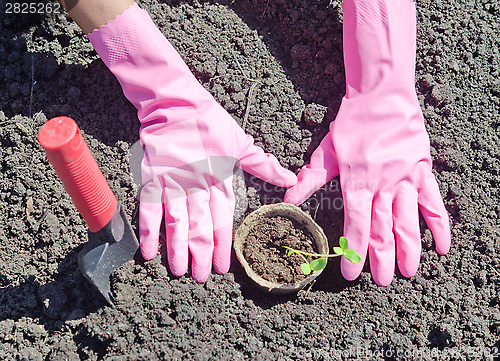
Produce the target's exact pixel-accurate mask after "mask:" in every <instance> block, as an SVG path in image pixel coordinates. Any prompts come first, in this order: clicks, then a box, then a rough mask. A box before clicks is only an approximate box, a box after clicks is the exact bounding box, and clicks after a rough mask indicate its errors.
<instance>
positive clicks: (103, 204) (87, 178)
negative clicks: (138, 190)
mask: <svg viewBox="0 0 500 361" xmlns="http://www.w3.org/2000/svg"><path fill="white" fill-rule="evenodd" d="M38 142H39V143H40V144H41V146H42V147H43V148H44V149H45V154H46V156H47V159H48V160H49V162H50V164H52V166H53V167H54V169H55V171H56V174H57V176H58V177H59V179H60V180H61V181H62V182H63V184H64V188H65V189H66V191H67V192H68V193H69V195H70V196H71V199H72V200H73V203H74V204H75V206H76V208H77V209H78V211H80V214H81V215H82V217H83V219H84V220H85V222H86V223H87V226H88V227H89V230H90V231H91V232H97V231H99V230H100V229H102V228H103V227H104V226H105V225H106V224H107V223H108V222H109V221H110V220H111V218H112V217H113V214H114V213H115V211H116V209H117V206H118V203H117V200H116V197H115V195H114V194H113V192H112V191H111V188H110V187H109V185H108V183H107V182H106V179H105V178H104V175H103V174H102V172H101V170H100V169H99V166H98V165H97V163H96V161H95V159H94V157H93V156H92V153H90V149H89V147H88V146H87V143H85V140H84V139H83V137H82V134H81V133H80V129H78V126H77V124H76V123H75V121H74V120H73V119H71V118H69V117H64V116H61V117H56V118H52V119H50V120H49V121H48V122H46V123H45V124H44V125H43V126H42V127H41V129H40V131H39V132H38Z"/></svg>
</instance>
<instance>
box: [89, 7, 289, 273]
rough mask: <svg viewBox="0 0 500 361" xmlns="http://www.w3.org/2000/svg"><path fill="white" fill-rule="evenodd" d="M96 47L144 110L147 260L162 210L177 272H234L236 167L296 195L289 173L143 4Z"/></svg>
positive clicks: (109, 28)
mask: <svg viewBox="0 0 500 361" xmlns="http://www.w3.org/2000/svg"><path fill="white" fill-rule="evenodd" d="M89 39H90V40H91V42H92V45H93V46H94V48H95V49H96V51H97V52H98V53H99V55H100V56H101V58H102V59H103V61H104V62H105V63H106V65H107V66H108V68H109V69H110V70H111V71H112V72H113V73H114V74H115V75H116V77H117V78H118V80H119V82H120V84H121V85H122V88H123V92H124V93H125V96H126V97H127V98H128V99H129V100H130V101H131V102H132V103H133V104H134V105H135V107H136V108H137V109H138V116H139V120H140V121H141V123H142V126H141V130H140V138H141V142H142V144H143V146H144V147H145V154H144V159H143V162H142V178H143V184H144V188H143V189H142V192H141V198H140V214H139V227H140V243H141V251H142V254H143V256H144V258H145V259H147V260H149V259H152V258H154V257H155V256H156V254H157V252H158V237H159V231H160V224H161V220H162V215H163V212H165V223H166V228H167V230H166V231H167V232H166V233H167V255H168V261H169V265H170V269H171V271H172V273H174V274H175V275H177V276H180V275H183V274H184V273H186V271H187V269H188V254H189V253H191V255H192V275H193V278H194V279H195V280H196V281H198V282H204V281H205V280H206V279H207V278H208V276H209V274H210V271H211V266H212V261H213V265H214V268H215V271H216V272H218V273H225V272H227V271H228V270H229V263H230V258H231V257H230V256H231V241H232V221H233V212H234V203H235V200H234V194H233V188H232V177H233V169H234V166H235V164H236V165H238V166H239V167H241V168H242V169H243V170H245V171H247V172H248V173H251V174H253V175H255V176H257V177H259V178H261V179H263V180H265V181H267V182H270V183H273V184H276V185H279V186H284V187H290V186H292V185H294V184H295V183H296V182H297V177H296V176H295V174H293V173H292V172H290V171H288V170H286V169H284V168H282V167H281V165H280V164H279V162H278V160H277V159H276V158H275V157H274V156H272V155H270V154H265V153H264V152H263V151H262V149H261V148H259V147H257V146H255V145H254V144H253V139H252V137H251V136H249V135H246V134H245V132H244V131H243V130H242V129H241V128H240V127H239V125H238V124H237V123H236V122H235V121H234V119H233V118H232V117H231V116H230V115H229V114H228V113H227V112H226V111H225V110H224V109H223V108H222V107H221V106H220V105H219V104H217V102H216V101H215V100H214V99H213V97H212V96H211V95H210V94H209V93H208V92H207V91H206V90H205V89H204V88H203V87H202V86H201V85H200V83H199V82H198V81H197V80H196V79H195V78H194V76H193V75H192V74H191V72H190V71H189V69H188V67H187V66H186V64H185V63H184V62H183V61H182V59H181V58H180V56H179V55H178V54H177V52H176V51H175V49H174V48H173V47H172V46H171V45H170V43H169V42H168V41H167V39H165V37H164V36H163V34H162V33H161V32H160V31H159V30H158V28H157V27H156V26H155V25H154V23H153V22H152V20H151V18H150V17H149V15H148V14H147V12H146V11H144V10H142V9H140V8H139V7H138V6H137V4H134V5H132V6H131V7H130V8H129V9H127V10H125V12H124V13H123V14H121V15H119V16H118V17H116V18H115V19H114V20H112V21H110V22H109V23H108V24H106V25H105V26H102V27H101V28H99V29H98V30H96V31H94V32H93V33H91V34H89Z"/></svg>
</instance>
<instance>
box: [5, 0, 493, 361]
mask: <svg viewBox="0 0 500 361" xmlns="http://www.w3.org/2000/svg"><path fill="white" fill-rule="evenodd" d="M340 4H341V0H326V1H323V0H239V1H233V0H219V1H207V0H197V1H194V0H165V1H163V0H161V1H160V0H145V1H140V5H141V6H143V7H144V8H145V9H147V10H148V11H149V13H150V14H151V15H152V17H153V20H154V21H155V22H156V23H157V24H158V26H159V27H160V29H161V30H162V31H163V33H164V34H165V35H166V37H167V38H168V39H169V40H170V41H171V42H172V44H173V45H174V46H175V47H176V48H177V49H178V51H179V53H180V54H181V56H182V57H183V59H185V61H186V63H187V64H188V65H189V67H190V68H191V69H192V71H193V73H194V74H195V76H196V77H197V79H198V80H199V81H200V82H201V83H202V84H203V85H204V86H205V87H206V89H208V90H209V91H210V92H211V93H212V94H213V95H214V97H215V98H216V99H217V101H219V102H220V103H221V104H222V105H223V106H224V107H225V108H226V109H227V110H228V111H229V112H230V113H231V114H232V115H233V116H234V117H235V119H236V120H237V121H238V122H239V123H240V124H242V125H243V123H245V124H244V125H245V130H246V131H247V132H248V133H249V134H251V135H253V136H254V137H255V140H256V143H257V144H259V145H261V146H262V147H263V148H264V149H265V150H266V151H267V152H271V153H273V154H274V155H275V156H276V157H277V158H278V159H279V161H280V162H281V163H282V164H283V166H285V167H288V168H289V169H292V170H294V171H297V170H298V169H299V168H300V167H301V166H302V165H303V164H305V163H307V162H308V160H309V157H310V155H311V153H312V151H313V150H314V149H315V148H316V147H317V146H318V144H319V142H320V141H321V139H322V138H323V136H324V135H325V134H326V132H327V131H328V126H329V124H330V122H331V121H333V119H334V118H335V115H336V112H337V110H338V107H339V105H340V101H341V99H342V96H343V95H344V89H345V80H344V69H343V60H342V8H341V6H340ZM416 4H417V9H418V36H417V49H418V51H417V68H416V89H417V94H418V97H419V99H420V104H421V106H422V110H423V113H424V116H425V119H426V127H427V130H428V132H429V136H430V141H431V152H432V157H433V159H434V174H435V175H436V178H437V181H438V183H439V186H440V189H441V194H442V196H443V199H444V201H445V205H446V208H447V210H448V212H449V213H450V218H451V227H452V242H453V243H452V246H451V250H450V252H449V254H447V255H446V256H439V255H438V254H437V253H436V251H435V250H434V245H433V240H432V237H431V234H430V232H429V230H428V229H427V228H426V226H425V223H424V222H422V223H421V224H422V240H423V251H422V259H421V264H420V267H419V270H418V273H417V275H416V276H414V277H412V278H410V279H407V278H404V277H402V276H401V275H400V274H399V273H397V274H396V277H395V279H394V281H393V282H392V283H391V285H390V286H388V287H385V288H382V287H378V286H377V285H375V283H374V282H373V281H372V279H371V276H370V273H369V268H368V266H367V265H365V269H364V271H363V273H362V274H361V276H360V277H359V279H358V280H356V281H354V282H347V281H345V280H343V279H342V277H341V275H340V266H339V262H338V260H337V259H334V260H332V261H330V262H329V263H328V266H327V268H326V269H325V270H324V272H323V273H322V275H321V276H320V277H318V279H317V282H316V284H315V285H314V287H313V290H312V291H311V292H310V293H309V295H308V297H307V298H306V299H304V298H300V297H299V298H296V297H295V296H286V297H282V296H280V297H274V296H269V295H266V294H262V293H258V292H255V290H254V288H253V287H252V286H251V284H250V282H249V280H248V279H247V277H246V275H245V274H244V272H243V270H242V268H241V266H240V265H239V264H238V262H237V260H236V258H235V257H233V263H232V268H231V270H230V273H228V274H227V275H224V276H221V275H216V274H213V275H212V276H211V277H210V278H209V280H208V281H207V282H206V283H205V284H197V283H196V282H194V281H193V280H192V279H191V278H190V277H189V275H188V276H186V277H181V278H175V277H173V276H172V275H171V274H170V273H169V271H168V268H167V267H166V266H165V265H164V263H165V260H164V258H163V257H157V258H156V259H155V260H153V261H151V262H146V263H145V262H143V261H142V260H141V257H140V256H138V257H136V260H135V261H134V262H129V263H127V264H125V265H124V266H123V267H122V268H120V269H119V270H117V271H116V273H115V275H114V277H113V279H112V283H113V290H114V293H115V296H116V297H117V300H118V305H117V307H116V308H110V307H108V306H106V304H105V303H104V301H103V300H102V299H101V298H100V296H99V294H98V293H97V292H96V291H95V290H94V289H93V288H92V287H91V286H90V285H89V284H88V282H87V281H86V280H85V279H84V277H83V276H82V275H81V274H80V272H79V271H78V267H77V254H78V251H79V250H80V249H81V247H82V244H83V243H84V242H85V241H86V239H87V235H86V227H85V224H84V222H83V220H82V219H81V217H80V216H79V214H78V212H77V210H76V208H75V207H74V206H73V204H72V203H71V200H70V198H69V196H68V195H67V194H66V193H65V191H64V189H63V186H62V184H61V182H60V181H59V180H58V179H57V177H56V175H55V173H54V171H53V169H52V168H51V166H50V165H49V163H48V162H47V160H46V159H45V156H44V153H43V150H42V148H41V147H40V146H39V145H38V143H37V141H36V134H37V132H38V129H39V128H40V127H41V125H42V124H43V123H44V122H45V121H46V120H47V119H50V118H51V117H54V116H57V115H67V116H70V117H72V118H74V119H75V120H76V121H77V123H78V125H79V127H80V128H81V129H82V131H83V133H84V138H85V140H86V141H87V142H88V144H89V146H90V149H91V150H92V152H93V154H94V156H95V157H96V159H97V162H98V164H99V165H100V167H101V169H102V170H103V172H104V175H105V176H106V178H107V180H108V182H109V184H110V186H111V188H112V189H113V191H114V192H115V194H116V195H117V197H118V198H119V200H120V201H121V202H122V203H123V204H124V206H125V209H126V211H127V212H128V215H129V217H130V218H131V219H132V221H133V223H134V224H135V225H136V224H137V212H136V211H135V208H136V204H137V202H136V193H137V186H136V185H135V183H134V181H133V177H132V175H131V172H130V167H131V166H132V167H133V166H134V164H133V162H132V164H131V163H130V155H129V150H130V149H131V147H132V145H133V144H135V142H137V141H138V130H139V122H138V121H137V116H136V111H135V109H134V107H133V106H132V105H131V104H130V103H128V101H127V100H126V99H125V97H124V96H123V93H122V91H121V88H120V85H119V84H118V82H117V81H116V79H115V78H114V76H113V75H112V74H111V73H110V72H109V71H108V70H107V69H106V67H105V66H104V64H103V63H102V62H101V61H100V60H99V59H98V56H97V54H96V53H95V52H94V51H93V49H92V46H91V44H90V43H89V41H88V40H87V38H86V37H85V36H84V35H83V34H82V33H81V31H80V30H79V29H78V27H77V26H76V25H75V24H74V23H72V22H71V21H70V20H69V19H68V18H67V16H66V15H64V14H62V15H59V16H45V15H15V14H5V12H4V10H5V4H4V1H3V0H0V9H1V13H0V69H1V71H0V166H1V169H2V171H1V173H0V241H1V244H2V248H1V250H0V359H5V360H79V359H83V360H99V359H102V360H241V359H251V360H338V359H345V360H347V359H360V360H374V359H385V360H401V359H407V360H457V359H459V360H482V359H489V360H491V359H495V360H498V359H499V357H500V356H499V353H498V352H499V347H500V296H499V295H500V225H499V213H500V197H499V177H500V174H499V173H500V139H499V129H498V126H499V117H498V114H499V112H500V53H499V52H500V50H499V49H500V40H499V39H500V28H499V25H498V19H499V18H500V5H499V4H498V1H496V0H476V1H470V0H454V1H443V0H416ZM248 79H259V80H260V82H259V83H256V82H254V81H252V80H248ZM255 84H257V85H255ZM254 85H255V86H254ZM252 86H253V88H252ZM251 88H252V89H253V91H252V92H250V89H251ZM325 108H326V109H325ZM245 114H248V116H247V117H245ZM245 119H246V122H244V120H245ZM235 184H239V185H242V184H243V186H241V187H239V188H238V190H237V197H238V211H239V213H238V214H239V216H238V220H240V219H241V216H243V215H244V214H245V212H250V211H252V210H255V209H257V208H258V207H259V206H260V205H262V204H266V203H273V202H277V201H279V200H282V197H283V190H280V189H275V188H274V187H270V186H269V185H267V184H265V183H263V182H261V181H259V180H256V179H254V178H252V177H249V176H248V175H245V176H244V177H238V178H237V179H236V182H235ZM30 197H31V199H32V200H33V210H32V211H31V212H30V217H29V218H28V217H27V214H26V210H27V208H29V207H27V206H29V203H28V200H29V199H30ZM242 200H243V201H242ZM303 209H304V210H306V211H308V212H310V214H311V215H312V216H313V218H314V219H315V220H316V222H317V223H318V224H319V225H320V226H322V227H323V229H324V230H325V234H326V235H327V237H328V238H329V240H330V242H331V243H336V242H337V240H338V239H339V236H340V235H341V234H342V224H343V208H342V196H341V190H340V186H339V181H338V179H334V180H333V181H332V182H330V183H328V184H327V185H326V186H325V187H324V188H323V189H322V190H320V191H318V192H317V193H316V194H315V195H314V196H313V197H312V198H311V199H310V200H309V201H308V202H307V203H306V204H305V205H304V206H303ZM335 245H337V244H335ZM331 246H333V244H330V249H331ZM345 317H348V318H349V320H348V322H347V321H345Z"/></svg>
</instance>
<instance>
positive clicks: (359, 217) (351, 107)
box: [285, 0, 451, 286]
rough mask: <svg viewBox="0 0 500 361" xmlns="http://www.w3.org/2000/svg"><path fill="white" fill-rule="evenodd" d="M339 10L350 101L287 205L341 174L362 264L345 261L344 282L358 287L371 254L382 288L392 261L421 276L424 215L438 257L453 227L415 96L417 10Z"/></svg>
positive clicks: (402, 2) (359, 0) (406, 5)
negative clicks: (356, 282) (419, 217)
mask: <svg viewBox="0 0 500 361" xmlns="http://www.w3.org/2000/svg"><path fill="white" fill-rule="evenodd" d="M343 6H344V61H345V70H346V83H347V94H346V96H345V97H344V99H343V101H342V105H341V107H340V110H339V112H338V115H337V118H336V120H335V121H334V122H333V123H332V124H331V125H330V132H329V133H328V135H327V136H326V137H325V138H324V139H323V141H322V143H321V145H320V146H319V148H318V149H317V150H316V151H315V152H314V153H313V155H312V157H311V163H310V164H309V165H307V166H305V167H303V168H302V169H301V171H300V172H299V175H298V178H299V182H298V183H297V185H295V186H294V187H292V188H291V189H289V190H288V191H287V193H286V194H285V201H286V202H290V203H293V204H300V203H302V202H303V201H304V200H305V199H307V198H308V197H309V196H310V195H311V194H312V193H314V191H316V190H317V189H318V188H319V187H321V185H322V184H324V183H325V182H327V181H329V180H330V179H332V178H333V177H335V176H336V175H337V174H340V183H341V187H342V195H343V199H344V215H345V219H344V235H345V237H347V239H348V240H349V245H350V247H352V248H354V249H355V250H357V251H358V252H359V254H360V255H361V258H362V262H360V263H356V264H354V263H352V262H349V261H348V260H347V259H345V257H342V261H341V270H342V274H343V275H344V277H345V278H346V279H348V280H354V279H355V278H357V277H358V276H359V274H360V272H361V270H362V268H363V265H364V261H365V259H366V256H367V254H368V255H369V259H370V269H371V273H372V276H373V279H374V280H375V282H376V283H377V284H379V285H383V286H386V285H388V284H389V283H390V282H391V281H392V278H393V275H394V269H395V259H397V264H398V268H399V270H400V271H401V273H402V274H403V275H404V276H405V277H411V276H413V275H414V274H415V273H416V271H417V268H418V265H419V262H420V253H421V241H420V229H419V219H418V210H419V209H420V212H421V213H422V215H423V217H424V219H425V221H426V223H427V225H428V227H429V228H430V230H431V231H432V234H433V236H434V239H435V243H436V250H437V252H438V253H440V254H445V253H447V252H448V250H449V247H450V238H451V237H450V228H449V220H448V214H447V212H446V209H445V207H444V204H443V201H442V199H441V194H440V192H439V188H438V185H437V183H436V180H435V178H434V175H433V174H432V162H431V157H430V145H429V137H428V135H427V132H426V130H425V126H424V119H423V115H422V112H421V110H420V105H419V103H418V99H417V96H416V93H415V88H414V68H415V59H414V55H415V4H414V3H413V1H412V0H397V1H396V0H382V1H373V0H345V1H344V4H343Z"/></svg>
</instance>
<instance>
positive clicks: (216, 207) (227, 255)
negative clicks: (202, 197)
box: [210, 177, 235, 274]
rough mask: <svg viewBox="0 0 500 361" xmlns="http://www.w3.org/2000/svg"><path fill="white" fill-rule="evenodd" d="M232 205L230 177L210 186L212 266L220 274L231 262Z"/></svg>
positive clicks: (227, 269)
mask: <svg viewBox="0 0 500 361" xmlns="http://www.w3.org/2000/svg"><path fill="white" fill-rule="evenodd" d="M234 205H235V199H234V193H233V184H232V177H231V178H229V179H226V180H225V181H224V182H223V183H217V184H215V185H214V186H212V187H211V188H210V211H211V212H212V218H213V224H214V254H213V266H214V269H215V272H217V273H220V274H224V273H227V272H228V271H229V266H230V264H231V244H232V237H233V215H234Z"/></svg>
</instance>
